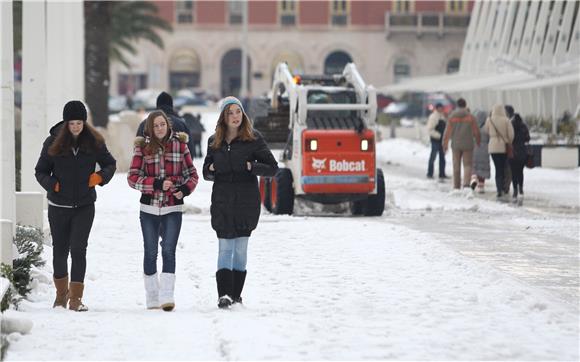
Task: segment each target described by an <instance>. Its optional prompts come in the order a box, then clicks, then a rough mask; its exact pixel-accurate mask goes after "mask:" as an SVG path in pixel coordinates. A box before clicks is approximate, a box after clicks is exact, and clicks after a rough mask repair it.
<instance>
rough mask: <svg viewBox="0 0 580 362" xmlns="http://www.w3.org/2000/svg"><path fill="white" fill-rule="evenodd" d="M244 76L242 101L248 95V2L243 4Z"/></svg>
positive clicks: (241, 90) (241, 93) (242, 79)
mask: <svg viewBox="0 0 580 362" xmlns="http://www.w3.org/2000/svg"><path fill="white" fill-rule="evenodd" d="M242 14H243V21H242V75H241V81H242V84H241V86H240V94H239V95H238V97H240V100H243V99H244V98H245V97H246V96H247V95H248V77H249V76H250V74H248V2H247V1H244V2H243V3H242Z"/></svg>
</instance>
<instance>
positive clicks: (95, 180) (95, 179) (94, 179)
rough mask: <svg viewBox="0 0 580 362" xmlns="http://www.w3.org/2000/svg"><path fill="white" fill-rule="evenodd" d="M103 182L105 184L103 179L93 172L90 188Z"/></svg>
mask: <svg viewBox="0 0 580 362" xmlns="http://www.w3.org/2000/svg"><path fill="white" fill-rule="evenodd" d="M101 182H103V178H102V177H101V175H99V174H98V173H96V172H93V173H92V174H91V176H89V187H95V186H97V185H98V184H100V183H101Z"/></svg>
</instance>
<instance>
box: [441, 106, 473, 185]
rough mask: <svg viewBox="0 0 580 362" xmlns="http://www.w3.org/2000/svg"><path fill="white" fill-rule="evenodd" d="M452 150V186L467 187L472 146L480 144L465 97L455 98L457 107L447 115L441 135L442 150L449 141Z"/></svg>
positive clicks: (471, 160) (471, 162)
mask: <svg viewBox="0 0 580 362" xmlns="http://www.w3.org/2000/svg"><path fill="white" fill-rule="evenodd" d="M450 140H451V150H452V152H453V188H455V189H459V188H460V187H461V186H462V185H463V187H469V180H470V179H471V168H472V164H473V147H474V145H475V144H477V145H479V144H480V139H479V128H478V127H477V123H476V122H475V118H474V117H473V116H472V115H471V113H470V112H469V110H468V109H467V102H465V99H463V98H459V99H458V100H457V109H455V110H454V111H453V112H451V114H450V115H449V120H448V122H447V127H446V128H445V133H444V135H443V150H444V151H445V152H447V149H448V146H449V141H450ZM462 162H463V182H462V180H461V163H462Z"/></svg>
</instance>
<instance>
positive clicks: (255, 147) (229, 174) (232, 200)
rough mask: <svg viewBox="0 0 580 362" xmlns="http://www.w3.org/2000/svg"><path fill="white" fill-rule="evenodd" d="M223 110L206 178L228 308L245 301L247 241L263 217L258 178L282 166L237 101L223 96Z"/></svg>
mask: <svg viewBox="0 0 580 362" xmlns="http://www.w3.org/2000/svg"><path fill="white" fill-rule="evenodd" d="M220 110H221V113H220V116H219V119H218V122H217V125H216V131H215V133H214V134H213V135H212V136H211V137H210V138H209V141H208V148H207V154H206V155H207V156H206V157H205V161H204V164H203V177H204V178H205V179H206V180H208V181H213V182H214V184H213V190H212V194H211V225H212V227H213V229H214V230H215V231H216V233H217V237H218V239H219V256H218V271H217V272H216V281H217V289H218V296H219V300H218V307H220V308H228V307H229V306H230V305H231V304H232V303H241V301H242V298H241V293H242V289H243V287H244V282H245V280H246V261H247V247H248V239H249V237H250V234H251V233H252V230H254V229H255V228H256V226H257V225H258V219H259V217H260V191H259V189H258V179H257V177H256V176H274V174H275V173H276V170H277V169H278V163H277V162H276V159H275V158H274V156H273V155H272V153H271V152H270V150H269V149H268V146H267V145H266V142H265V141H264V139H263V138H262V136H261V135H260V134H259V133H258V132H257V131H255V130H254V129H253V127H252V123H251V121H250V119H249V118H248V116H247V115H246V114H245V113H244V108H243V107H242V103H241V102H240V101H239V100H238V99H237V98H235V97H227V98H225V99H224V100H223V101H222V103H221V105H220Z"/></svg>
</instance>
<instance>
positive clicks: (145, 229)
mask: <svg viewBox="0 0 580 362" xmlns="http://www.w3.org/2000/svg"><path fill="white" fill-rule="evenodd" d="M182 216H183V214H182V213H181V212H172V213H170V214H167V215H152V214H148V213H146V212H143V211H141V212H140V214H139V220H140V221H141V232H142V233H143V249H144V251H145V254H144V257H143V271H144V272H145V275H153V274H155V273H157V252H158V246H157V243H158V242H159V236H161V256H162V257H163V272H164V273H175V248H176V247H177V239H179V232H180V231H181V218H182Z"/></svg>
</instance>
